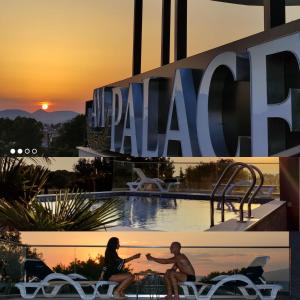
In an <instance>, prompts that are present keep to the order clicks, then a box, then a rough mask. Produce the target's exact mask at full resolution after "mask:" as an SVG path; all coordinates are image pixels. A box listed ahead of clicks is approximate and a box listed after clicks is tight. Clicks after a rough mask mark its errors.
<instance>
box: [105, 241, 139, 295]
mask: <svg viewBox="0 0 300 300" xmlns="http://www.w3.org/2000/svg"><path fill="white" fill-rule="evenodd" d="M119 248H120V242H119V239H118V238H116V237H112V238H110V239H109V241H108V243H107V246H106V250H105V258H104V267H103V271H102V274H101V278H100V279H101V280H106V281H115V282H118V283H119V285H118V287H117V288H116V289H115V291H114V298H115V299H126V297H125V290H126V288H127V287H128V286H129V285H130V284H132V283H133V282H134V275H133V274H131V273H129V272H124V271H123V267H124V264H125V263H128V262H130V261H132V260H134V259H137V258H140V256H141V254H140V253H139V254H135V255H133V256H131V257H129V258H126V259H121V258H120V257H119V255H118V253H117V250H118V249H119Z"/></svg>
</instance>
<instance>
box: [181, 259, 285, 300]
mask: <svg viewBox="0 0 300 300" xmlns="http://www.w3.org/2000/svg"><path fill="white" fill-rule="evenodd" d="M268 260H269V257H267V256H262V257H257V258H256V259H255V260H254V261H253V262H252V263H251V264H250V265H249V266H248V267H247V268H246V269H245V270H244V271H243V272H242V273H241V274H235V275H220V276H217V277H215V278H213V279H212V281H211V282H209V283H201V282H183V283H181V284H180V286H181V287H182V289H183V292H184V295H185V297H186V298H196V299H197V300H210V299H212V297H214V296H216V293H217V291H220V290H221V289H222V288H227V289H232V290H235V289H237V290H238V291H239V292H240V293H239V295H238V297H239V298H241V296H242V297H243V298H244V299H248V300H254V299H257V298H260V299H261V300H274V299H276V297H277V294H278V292H279V291H280V290H281V289H282V287H281V286H280V285H278V284H267V282H266V281H265V280H264V279H263V277H262V274H263V273H264V270H263V267H264V265H265V264H266V262H267V261H268ZM190 290H191V291H192V293H190ZM266 292H267V293H266ZM218 296H220V294H218ZM224 296H226V295H224Z"/></svg>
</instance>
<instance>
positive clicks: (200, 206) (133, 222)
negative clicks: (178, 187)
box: [97, 196, 260, 231]
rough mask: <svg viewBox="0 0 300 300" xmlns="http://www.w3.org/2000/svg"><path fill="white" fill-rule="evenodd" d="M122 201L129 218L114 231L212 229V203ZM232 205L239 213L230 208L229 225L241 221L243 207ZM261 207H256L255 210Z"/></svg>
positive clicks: (147, 199) (217, 217)
mask: <svg viewBox="0 0 300 300" xmlns="http://www.w3.org/2000/svg"><path fill="white" fill-rule="evenodd" d="M118 199H119V200H120V201H122V207H123V209H124V212H125V217H124V219H123V220H121V221H118V223H115V224H114V225H116V227H114V228H111V229H110V230H147V231H205V230H207V229H209V228H210V202H209V201H207V200H195V199H192V200H189V199H170V198H158V197H136V196H129V197H118ZM103 201H105V200H99V202H98V205H102V204H103ZM98 205H97V206H98ZM232 205H233V206H234V208H235V209H236V212H235V211H233V210H232V209H230V208H229V207H226V211H225V221H226V220H229V219H233V218H234V219H237V220H238V218H239V213H238V209H239V204H238V203H233V204H232ZM258 206H260V205H259V204H253V205H252V208H253V209H255V208H257V207H258ZM245 208H246V205H245V206H244V209H245ZM220 221H221V211H220V210H218V209H217V203H215V225H217V224H218V223H220Z"/></svg>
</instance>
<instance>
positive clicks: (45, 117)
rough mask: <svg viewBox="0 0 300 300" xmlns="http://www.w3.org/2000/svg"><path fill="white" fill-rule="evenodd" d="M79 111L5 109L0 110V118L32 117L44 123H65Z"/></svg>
mask: <svg viewBox="0 0 300 300" xmlns="http://www.w3.org/2000/svg"><path fill="white" fill-rule="evenodd" d="M78 115H79V113H77V112H74V111H53V112H47V111H44V110H41V109H39V110H37V111H35V112H33V113H30V112H27V111H25V110H20V109H6V110H0V118H7V119H11V120H14V119H15V118H17V117H23V118H32V119H35V120H37V121H39V122H42V123H44V124H53V125H55V124H58V123H65V122H68V121H70V120H71V119H73V118H75V117H76V116H78Z"/></svg>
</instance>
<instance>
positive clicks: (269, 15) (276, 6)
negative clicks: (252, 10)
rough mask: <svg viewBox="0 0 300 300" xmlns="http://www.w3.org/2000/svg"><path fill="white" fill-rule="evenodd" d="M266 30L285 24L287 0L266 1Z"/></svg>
mask: <svg viewBox="0 0 300 300" xmlns="http://www.w3.org/2000/svg"><path fill="white" fill-rule="evenodd" d="M264 17H265V21H264V22H265V30H269V29H271V28H273V27H276V26H279V25H283V24H285V0H264Z"/></svg>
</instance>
